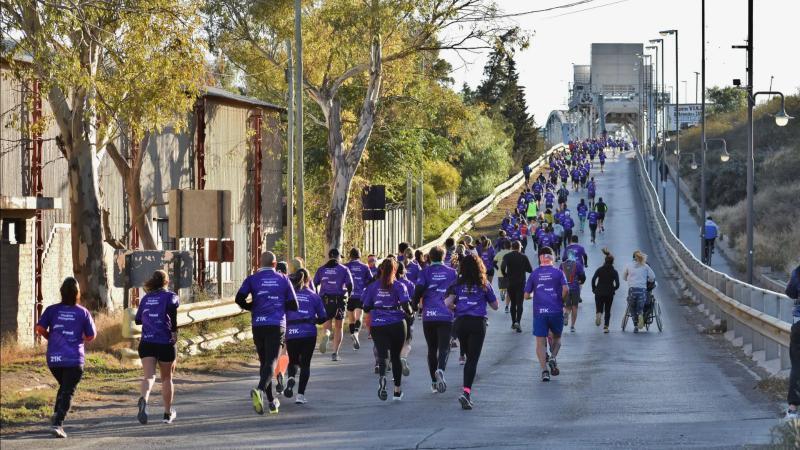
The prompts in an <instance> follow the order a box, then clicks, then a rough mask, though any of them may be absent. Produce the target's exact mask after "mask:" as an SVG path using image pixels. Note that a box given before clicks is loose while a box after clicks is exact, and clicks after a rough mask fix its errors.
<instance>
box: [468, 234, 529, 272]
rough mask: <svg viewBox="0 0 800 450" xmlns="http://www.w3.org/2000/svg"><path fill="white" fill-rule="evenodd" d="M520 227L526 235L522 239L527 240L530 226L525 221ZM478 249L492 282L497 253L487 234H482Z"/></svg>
mask: <svg viewBox="0 0 800 450" xmlns="http://www.w3.org/2000/svg"><path fill="white" fill-rule="evenodd" d="M520 229H521V230H524V232H525V237H522V239H525V240H527V233H528V227H527V225H525V223H524V222H523V224H522V228H520ZM520 236H522V233H520ZM477 250H478V256H480V257H481V261H483V265H484V267H486V278H487V279H488V280H489V283H491V282H492V279H494V257H495V255H496V253H495V251H494V247H492V241H491V240H490V239H489V238H488V237H486V236H481V244H480V245H478V247H477Z"/></svg>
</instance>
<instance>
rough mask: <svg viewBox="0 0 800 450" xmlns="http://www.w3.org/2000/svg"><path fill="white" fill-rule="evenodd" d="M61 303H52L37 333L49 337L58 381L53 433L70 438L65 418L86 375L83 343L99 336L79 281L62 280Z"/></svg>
mask: <svg viewBox="0 0 800 450" xmlns="http://www.w3.org/2000/svg"><path fill="white" fill-rule="evenodd" d="M60 294H61V302H60V303H56V304H55V305H50V306H48V307H47V308H46V309H45V310H44V312H43V313H42V316H41V317H40V318H39V322H37V323H36V334H38V335H39V336H42V337H43V338H45V339H47V356H46V359H47V368H48V369H50V373H52V374H53V377H54V378H55V379H56V381H57V382H58V393H56V401H55V405H54V407H53V416H52V417H51V419H50V425H51V426H52V428H51V433H52V434H53V436H55V437H59V438H66V437H67V433H66V432H65V431H64V419H65V418H66V417H67V413H68V412H69V408H70V406H71V405H72V396H73V395H75V388H77V387H78V383H80V381H81V377H83V365H84V363H85V362H86V357H85V355H84V349H83V343H84V342H90V341H92V340H93V339H94V338H95V337H96V335H97V328H96V327H95V326H94V320H92V314H91V313H90V312H89V310H87V309H86V308H84V307H83V306H81V305H80V302H81V289H80V287H79V286H78V280H76V279H75V278H72V277H69V278H66V279H65V280H64V282H63V283H61V289H60Z"/></svg>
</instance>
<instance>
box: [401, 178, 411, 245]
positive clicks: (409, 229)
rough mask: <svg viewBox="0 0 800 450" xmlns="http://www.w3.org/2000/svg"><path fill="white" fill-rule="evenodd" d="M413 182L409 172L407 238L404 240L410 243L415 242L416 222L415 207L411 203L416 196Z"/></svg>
mask: <svg viewBox="0 0 800 450" xmlns="http://www.w3.org/2000/svg"><path fill="white" fill-rule="evenodd" d="M412 183H413V182H412V181H411V174H408V175H407V176H406V238H405V239H403V240H404V241H405V242H409V243H411V242H413V239H412V234H413V233H414V225H413V224H414V222H413V221H412V216H413V214H414V209H413V206H412V204H411V202H412V199H413V197H414V190H413V189H414V188H413V185H412Z"/></svg>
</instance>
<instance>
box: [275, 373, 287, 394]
mask: <svg viewBox="0 0 800 450" xmlns="http://www.w3.org/2000/svg"><path fill="white" fill-rule="evenodd" d="M275 379H276V380H277V383H276V384H275V390H276V391H278V394H280V393H282V392H283V388H284V387H285V386H284V384H283V373H281V372H278V376H277V377H275Z"/></svg>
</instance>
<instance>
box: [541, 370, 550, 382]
mask: <svg viewBox="0 0 800 450" xmlns="http://www.w3.org/2000/svg"><path fill="white" fill-rule="evenodd" d="M542 381H550V372H549V371H547V370H543V371H542Z"/></svg>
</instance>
